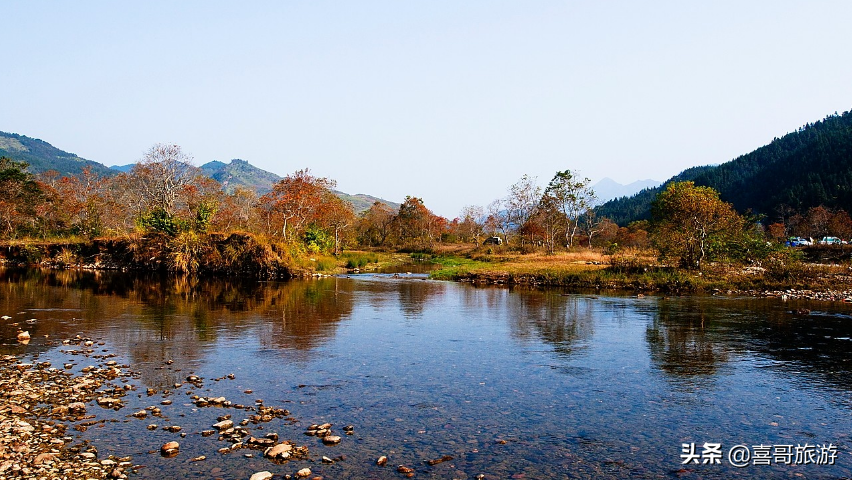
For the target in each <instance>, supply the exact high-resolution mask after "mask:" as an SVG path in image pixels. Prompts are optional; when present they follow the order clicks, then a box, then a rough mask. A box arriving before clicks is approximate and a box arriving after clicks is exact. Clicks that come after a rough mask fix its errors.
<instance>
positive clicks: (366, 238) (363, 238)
mask: <svg viewBox="0 0 852 480" xmlns="http://www.w3.org/2000/svg"><path fill="white" fill-rule="evenodd" d="M395 220H396V212H394V210H393V209H392V208H390V207H389V206H388V205H386V204H384V203H382V202H379V201H378V200H377V201H376V202H375V203H373V205H371V206H370V208H369V209H367V210H366V211H364V212H363V213H362V214H361V216H360V218H359V219H358V227H357V230H358V242H360V243H361V244H362V245H370V246H373V247H380V246H383V245H385V243H386V242H388V240H389V238H390V236H391V235H392V233H393V225H394V221H395Z"/></svg>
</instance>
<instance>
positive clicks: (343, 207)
mask: <svg viewBox="0 0 852 480" xmlns="http://www.w3.org/2000/svg"><path fill="white" fill-rule="evenodd" d="M320 211H321V216H320V219H319V223H320V224H321V225H323V226H325V227H326V228H328V229H330V230H331V232H332V234H333V237H334V254H335V255H339V254H340V249H341V248H340V245H341V234H342V232H343V229H345V228H346V227H348V226H349V225H352V224H353V223H354V222H355V212H354V210H353V208H352V204H351V203H349V202H347V201H344V200H343V199H341V198H340V197H338V196H337V195H335V194H334V193H333V192H331V191H327V192H325V194H324V195H323V199H322V208H321V209H320Z"/></svg>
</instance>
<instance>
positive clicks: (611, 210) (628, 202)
mask: <svg viewBox="0 0 852 480" xmlns="http://www.w3.org/2000/svg"><path fill="white" fill-rule="evenodd" d="M714 168H716V167H715V166H706V167H692V168H688V169H686V170H684V171H682V172H680V173H679V174H677V175H675V176H674V177H672V178H670V179H668V180H666V182H665V183H663V184H662V185H660V186H657V187H653V188H646V189H643V190H642V191H640V192H639V193H637V194H635V195H633V196H632V197H621V198H616V199H614V200H610V201H608V202H606V203H604V204H603V205H601V206H599V207H598V208H597V209H596V213H597V215H598V216H600V217H607V218H609V219H610V220H612V221H613V222H615V223H617V224H619V225H627V224H628V223H630V222H632V221H635V220H646V219H649V218H651V202H653V201H654V199H655V198H657V195H659V194H660V192H662V191H663V190H665V189H666V187H668V185H669V184H670V183H672V182H684V181H687V180H695V178H696V177H698V176H699V175H701V174H702V173H704V172H706V171H708V170H712V169H714Z"/></svg>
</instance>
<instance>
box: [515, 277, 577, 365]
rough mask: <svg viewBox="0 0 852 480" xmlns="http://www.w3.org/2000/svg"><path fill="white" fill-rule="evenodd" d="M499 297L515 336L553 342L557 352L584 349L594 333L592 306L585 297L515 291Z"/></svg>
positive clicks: (564, 353)
mask: <svg viewBox="0 0 852 480" xmlns="http://www.w3.org/2000/svg"><path fill="white" fill-rule="evenodd" d="M503 300H504V304H505V308H506V311H507V313H508V314H509V315H510V316H511V320H510V326H511V328H512V335H513V336H514V337H515V338H518V339H525V338H529V337H535V338H538V339H541V340H543V341H544V342H546V343H549V344H551V345H553V347H554V350H555V351H556V353H558V354H559V355H563V356H570V355H571V354H572V353H575V352H576V351H577V350H578V349H579V348H584V347H585V346H586V342H587V341H588V340H589V339H591V337H592V335H593V334H594V317H593V315H594V309H593V303H592V301H590V299H588V298H585V297H581V296H575V295H571V296H562V295H559V294H558V293H556V292H553V291H541V290H516V291H515V292H512V294H510V295H506V296H505V297H504V299H503Z"/></svg>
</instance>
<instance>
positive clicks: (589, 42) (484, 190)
mask: <svg viewBox="0 0 852 480" xmlns="http://www.w3.org/2000/svg"><path fill="white" fill-rule="evenodd" d="M0 17H2V18H3V22H2V23H3V34H2V38H3V41H2V45H3V48H2V58H3V68H2V70H0V92H2V107H0V130H3V131H10V132H15V133H20V134H23V135H27V136H30V137H36V138H41V139H43V140H45V141H48V142H50V143H52V144H53V145H55V146H56V147H58V148H61V149H63V150H68V151H71V152H74V153H76V154H77V155H80V156H82V157H85V158H89V159H91V160H96V161H99V162H102V163H105V164H107V165H113V164H126V163H131V162H134V161H136V160H138V159H139V158H140V157H141V155H142V153H143V152H144V151H145V150H146V149H147V148H149V147H150V146H151V145H153V144H154V143H157V142H170V143H177V144H179V145H181V146H182V147H183V148H184V149H185V150H186V151H188V152H189V153H191V154H192V155H193V156H194V157H195V163H196V164H198V165H200V164H203V163H206V162H208V161H211V160H221V161H228V160H230V159H231V158H242V159H245V160H248V161H249V162H251V163H252V164H254V165H257V166H259V167H261V168H264V169H266V170H270V171H273V172H275V173H277V174H279V175H286V174H288V173H291V172H293V171H295V170H297V169H300V168H304V167H309V168H311V169H312V171H313V172H314V173H315V174H317V175H320V176H327V177H330V178H333V179H335V180H337V182H338V187H339V189H341V190H343V191H346V192H348V193H369V194H372V195H377V196H381V197H384V198H387V199H389V200H394V201H401V200H402V199H403V198H404V197H405V195H413V196H418V197H422V198H423V199H424V201H425V202H426V205H427V206H428V207H430V208H431V209H433V210H434V211H435V212H436V213H439V214H442V215H445V216H448V217H450V218H452V217H453V216H455V215H457V214H458V212H459V210H460V209H461V208H462V207H463V206H464V205H466V204H480V205H485V204H487V203H489V202H490V201H491V200H493V199H495V198H497V197H500V196H503V195H504V194H505V193H506V190H507V188H508V187H509V185H511V184H512V183H514V182H515V181H517V180H518V179H519V178H520V177H521V176H522V175H523V174H530V175H534V176H537V177H538V178H539V183H541V184H542V185H544V184H546V183H547V181H548V180H549V179H550V177H551V176H552V175H553V174H554V172H556V171H557V170H564V169H576V170H579V171H580V173H581V174H583V175H585V176H589V177H591V178H592V179H593V180H595V181H597V180H599V179H601V178H603V177H606V176H608V177H611V178H614V179H615V180H617V181H619V182H621V183H628V182H631V181H634V180H639V179H645V178H654V179H657V180H664V179H666V178H668V177H670V176H671V175H673V174H676V173H678V172H679V171H681V170H683V169H685V168H687V167H690V166H693V165H703V164H710V163H722V162H725V161H728V160H731V159H732V158H734V157H736V156H738V155H740V154H743V153H747V152H749V151H751V150H753V149H755V148H757V147H759V146H761V145H764V144H766V143H768V142H769V141H771V140H772V138H773V137H775V136H781V135H783V134H784V133H786V132H789V131H792V130H795V129H796V128H798V127H799V126H801V125H802V124H804V123H806V122H812V121H816V120H819V119H821V118H823V117H824V116H825V115H827V114H830V113H833V112H835V111H838V112H842V111H845V110H849V109H852V53H850V52H852V49H850V47H852V40H850V39H849V34H848V29H849V22H850V21H852V2H849V1H845V0H843V1H840V0H839V1H798V2H791V1H781V0H772V1H751V2H749V1H742V0H738V1H712V2H690V1H683V0H679V1H670V2H665V1H653V2H651V1H645V2H635V1H624V2H614V1H600V2H599V1H595V2H593V1H587V2H568V1H560V2H556V1H524V2H521V1H514V2H508V1H497V0H483V1H464V2H459V1H429V2H414V1H383V2H379V1H363V2H358V1H351V2H324V1H300V2H296V1H268V2H259V1H258V2H213V1H197V2H189V1H182V2H172V1H162V2H158V1H145V2H132V3H131V2H114V1H102V2H95V1H86V0H79V1H61V2H47V1H42V2H38V1H8V0H7V1H4V2H2V4H0Z"/></svg>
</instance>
